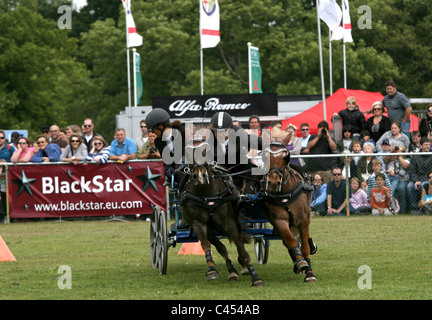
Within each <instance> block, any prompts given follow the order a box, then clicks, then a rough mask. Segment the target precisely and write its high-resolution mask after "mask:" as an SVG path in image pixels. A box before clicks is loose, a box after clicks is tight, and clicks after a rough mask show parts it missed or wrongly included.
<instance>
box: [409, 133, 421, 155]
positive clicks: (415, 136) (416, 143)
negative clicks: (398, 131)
mask: <svg viewBox="0 0 432 320" xmlns="http://www.w3.org/2000/svg"><path fill="white" fill-rule="evenodd" d="M420 138H421V136H420V131H413V132H411V140H412V141H411V143H410V145H409V147H408V152H415V153H416V152H420V151H421V146H420Z"/></svg>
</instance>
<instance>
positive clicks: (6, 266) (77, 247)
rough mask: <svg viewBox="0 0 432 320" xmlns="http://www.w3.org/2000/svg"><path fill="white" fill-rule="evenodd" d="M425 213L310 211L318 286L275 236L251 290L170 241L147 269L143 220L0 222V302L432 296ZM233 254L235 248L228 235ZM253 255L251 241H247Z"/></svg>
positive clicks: (431, 260)
mask: <svg viewBox="0 0 432 320" xmlns="http://www.w3.org/2000/svg"><path fill="white" fill-rule="evenodd" d="M431 219H432V217H429V216H416V217H414V216H395V217H371V216H365V217H314V218H313V219H312V223H311V233H312V236H313V239H314V241H315V242H316V243H317V244H318V253H317V254H316V255H314V256H312V265H313V267H314V272H315V274H316V276H317V282H316V283H304V282H303V277H304V276H303V275H296V274H294V273H293V272H292V263H291V261H290V259H289V256H288V253H287V250H286V249H285V247H283V245H282V243H281V241H279V240H274V241H271V246H270V256H269V261H268V263H267V264H265V265H258V264H257V263H255V264H254V266H255V269H256V270H257V271H258V273H259V275H260V276H261V277H262V278H263V280H264V281H265V282H266V286H265V287H264V288H252V287H251V283H250V278H249V277H248V276H243V277H241V279H240V281H239V282H237V283H230V282H228V281H227V280H226V278H227V275H228V274H227V271H226V268H225V265H224V262H223V260H222V258H221V257H220V256H219V255H218V254H217V253H215V255H214V260H215V262H216V264H217V267H218V270H219V273H220V276H221V278H220V279H219V280H215V281H212V282H207V281H206V278H205V270H206V266H205V258H204V257H203V256H190V255H188V256H181V255H177V253H178V251H179V249H180V247H181V244H180V243H179V244H177V246H176V247H175V248H173V247H170V248H169V252H168V254H169V256H168V271H167V274H166V275H163V276H162V275H159V273H158V270H156V269H153V268H152V266H151V261H150V250H149V245H148V243H149V222H144V221H130V222H103V221H100V220H99V221H74V222H63V223H55V222H27V223H12V224H8V225H0V235H1V236H2V238H3V240H4V241H5V242H6V244H7V245H8V247H9V249H10V250H11V251H12V253H13V254H14V256H15V258H16V261H15V262H0V299H1V300H4V299H18V300H21V299H26V300H33V299H49V300H51V299H65V300H68V299H80V300H87V299H98V300H99V299H140V300H141V299H142V300H149V299H151V300H161V299H176V300H181V299H188V300H195V299H200V300H202V299H205V300H207V299H223V300H225V299H226V300H238V299H245V300H252V299H254V300H255V299H256V300H260V299H263V300H269V299H271V300H280V299H332V300H339V299H355V300H360V299H390V300H399V299H432V292H431V291H430V288H429V283H430V282H431V280H432V270H431V266H432V255H431V254H430V252H431V246H432V245H431V238H432V237H431V236H432V229H431V227H430V226H431ZM225 243H226V244H227V246H228V248H229V251H230V253H231V258H232V260H233V261H236V260H237V258H236V255H235V252H236V250H235V248H234V247H233V245H230V244H229V243H228V242H227V241H225ZM248 251H249V253H250V254H251V257H252V261H253V262H255V261H256V258H255V255H254V251H253V247H252V245H248ZM62 265H67V266H70V268H71V270H72V289H70V290H68V289H64V290H60V289H59V288H58V277H60V276H61V275H62V274H60V273H58V268H59V267H60V266H62ZM362 265H367V266H369V267H370V268H371V271H372V289H370V290H369V289H364V290H360V289H359V287H358V280H359V278H360V277H361V276H362V274H360V273H358V268H359V267H360V266H362Z"/></svg>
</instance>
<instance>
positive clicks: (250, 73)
mask: <svg viewBox="0 0 432 320" xmlns="http://www.w3.org/2000/svg"><path fill="white" fill-rule="evenodd" d="M251 45H252V43H251V42H248V43H247V46H248V69H249V93H252V70H251V69H252V68H251V57H250V47H251Z"/></svg>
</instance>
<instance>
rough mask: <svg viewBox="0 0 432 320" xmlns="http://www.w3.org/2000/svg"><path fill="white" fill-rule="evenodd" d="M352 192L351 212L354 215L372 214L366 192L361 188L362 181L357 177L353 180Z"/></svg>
mask: <svg viewBox="0 0 432 320" xmlns="http://www.w3.org/2000/svg"><path fill="white" fill-rule="evenodd" d="M351 192H352V195H351V199H350V211H351V212H352V213H354V214H365V213H370V204H369V202H368V200H367V195H366V192H365V191H364V190H363V189H362V188H360V180H359V179H358V178H356V177H354V178H351Z"/></svg>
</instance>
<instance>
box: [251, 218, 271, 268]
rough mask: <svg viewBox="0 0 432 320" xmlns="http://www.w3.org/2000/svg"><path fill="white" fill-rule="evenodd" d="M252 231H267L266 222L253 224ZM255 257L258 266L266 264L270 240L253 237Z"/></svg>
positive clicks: (262, 237)
mask: <svg viewBox="0 0 432 320" xmlns="http://www.w3.org/2000/svg"><path fill="white" fill-rule="evenodd" d="M253 227H254V229H267V228H268V226H267V222H265V223H254V224H253ZM254 247H255V256H256V258H257V261H258V263H259V264H266V263H267V261H268V255H269V247H270V240H265V239H264V236H255V237H254Z"/></svg>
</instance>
